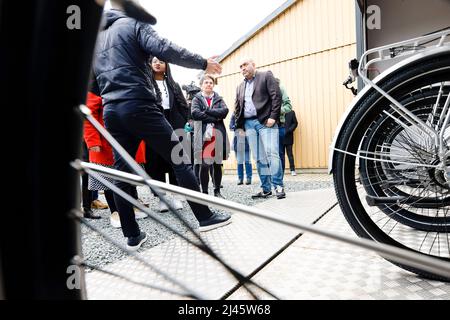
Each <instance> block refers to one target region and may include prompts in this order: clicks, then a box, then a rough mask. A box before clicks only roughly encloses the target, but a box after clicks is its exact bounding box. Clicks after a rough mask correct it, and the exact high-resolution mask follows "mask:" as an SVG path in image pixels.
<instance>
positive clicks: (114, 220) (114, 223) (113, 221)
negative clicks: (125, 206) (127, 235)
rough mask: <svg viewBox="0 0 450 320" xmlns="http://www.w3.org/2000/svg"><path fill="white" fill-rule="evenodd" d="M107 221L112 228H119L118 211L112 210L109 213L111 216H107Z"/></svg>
mask: <svg viewBox="0 0 450 320" xmlns="http://www.w3.org/2000/svg"><path fill="white" fill-rule="evenodd" d="M109 221H110V222H111V225H112V227H113V228H116V229H119V228H121V227H122V226H121V224H120V218H119V213H118V212H117V211H114V212H113V213H112V214H111V217H109Z"/></svg>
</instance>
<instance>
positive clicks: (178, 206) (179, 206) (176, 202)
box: [172, 198, 184, 210]
mask: <svg viewBox="0 0 450 320" xmlns="http://www.w3.org/2000/svg"><path fill="white" fill-rule="evenodd" d="M172 206H173V207H174V208H175V210H183V208H184V206H183V202H181V201H180V200H178V199H177V198H173V200H172Z"/></svg>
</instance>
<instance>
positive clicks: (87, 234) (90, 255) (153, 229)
mask: <svg viewBox="0 0 450 320" xmlns="http://www.w3.org/2000/svg"><path fill="white" fill-rule="evenodd" d="M306 176H307V178H306ZM222 184H223V186H224V188H223V189H222V194H223V196H224V197H225V198H226V199H233V200H234V201H237V202H239V203H242V204H246V205H249V206H253V205H255V204H256V203H258V202H262V201H265V200H252V199H251V197H250V195H251V194H254V193H257V192H258V191H259V190H260V189H259V182H257V181H254V182H253V184H252V185H250V186H246V185H242V186H237V185H236V177H235V176H229V175H226V176H224V181H223V183H222ZM332 186H333V185H332V180H331V178H330V177H328V176H324V175H305V176H303V175H299V176H297V177H291V176H289V177H288V178H286V179H285V190H286V192H295V191H302V190H314V189H323V188H330V187H332ZM138 193H139V197H140V199H141V200H143V201H144V203H149V204H150V206H149V207H150V209H153V210H157V209H158V202H159V201H158V200H157V199H156V198H155V197H153V196H152V195H151V194H150V192H149V190H148V188H146V187H138ZM210 194H212V190H211V191H210ZM100 200H102V201H104V197H103V195H100ZM184 204H185V209H184V210H182V211H180V212H181V214H182V215H183V216H184V217H185V218H186V219H187V220H188V221H189V223H190V225H192V226H194V227H196V226H198V223H197V221H196V220H195V218H194V216H193V214H192V212H191V210H190V209H189V208H188V205H187V203H186V202H184ZM95 211H96V212H97V213H99V214H100V215H101V216H102V219H100V220H90V223H92V224H93V225H95V226H96V227H97V228H99V229H100V230H102V232H104V233H105V234H107V235H108V236H110V237H112V238H113V239H115V240H117V241H119V242H120V243H122V244H125V238H124V236H123V234H122V229H114V228H112V227H111V225H110V222H109V215H110V211H109V210H108V209H106V210H95ZM217 211H219V212H220V211H221V210H217ZM160 217H161V218H162V219H163V220H164V221H165V222H166V223H168V224H170V225H171V226H173V227H174V228H175V229H176V230H178V231H180V232H183V233H184V232H186V231H187V228H186V227H185V226H184V225H183V224H182V223H181V222H180V221H179V220H178V219H177V218H176V217H174V216H173V215H172V214H170V213H168V212H167V213H161V215H160ZM138 223H139V226H140V228H141V230H142V231H145V232H147V234H148V237H149V239H148V241H147V242H146V243H145V244H144V245H143V246H142V248H143V249H144V250H145V249H149V248H152V247H154V246H156V245H158V244H161V243H163V242H165V241H167V240H170V239H172V238H173V237H175V236H176V235H175V234H174V233H173V232H171V231H168V230H166V229H165V228H164V227H162V226H160V225H159V224H158V223H156V222H154V221H152V220H151V219H150V218H146V219H143V220H138ZM81 232H82V245H83V254H84V257H85V259H86V262H88V263H89V264H91V265H94V266H96V267H104V266H105V265H107V264H110V263H112V262H115V261H118V260H121V259H123V258H125V257H126V256H127V255H126V254H125V253H123V252H122V251H121V250H120V249H119V248H117V247H115V246H114V245H113V244H111V243H109V242H108V241H106V240H105V239H104V238H103V237H102V236H101V235H99V234H97V233H95V232H93V231H91V230H90V229H88V228H87V227H86V226H84V225H83V226H82V228H81ZM141 250H142V249H141Z"/></svg>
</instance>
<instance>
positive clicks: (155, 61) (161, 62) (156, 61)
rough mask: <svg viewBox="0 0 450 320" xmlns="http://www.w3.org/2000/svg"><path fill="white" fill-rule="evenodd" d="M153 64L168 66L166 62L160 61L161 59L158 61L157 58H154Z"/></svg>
mask: <svg viewBox="0 0 450 320" xmlns="http://www.w3.org/2000/svg"><path fill="white" fill-rule="evenodd" d="M152 63H160V64H166V63H165V62H164V61H162V60H159V59H157V58H153V60H152Z"/></svg>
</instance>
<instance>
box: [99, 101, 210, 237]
mask: <svg viewBox="0 0 450 320" xmlns="http://www.w3.org/2000/svg"><path fill="white" fill-rule="evenodd" d="M103 117H104V120H105V127H106V129H107V130H108V131H109V132H110V133H111V134H112V136H113V137H114V138H115V139H116V140H117V141H118V142H119V143H120V144H121V145H122V147H123V148H124V149H125V150H126V151H127V152H128V153H129V154H130V155H133V156H134V155H135V154H136V152H137V149H138V147H139V143H140V142H141V140H144V141H145V143H146V145H147V146H148V147H150V148H151V150H152V152H155V153H157V154H159V155H160V156H161V157H162V158H163V159H164V160H165V161H167V162H169V163H170V164H171V165H172V168H173V170H174V172H175V176H176V179H177V181H178V183H179V185H180V186H181V187H184V188H187V189H191V190H194V191H200V189H199V186H198V184H197V180H196V178H195V176H194V172H193V171H192V168H191V167H190V166H189V165H188V163H189V159H187V157H185V158H186V159H184V161H181V163H174V162H173V161H172V159H171V153H172V150H173V149H174V148H177V149H180V148H182V146H181V144H180V142H179V141H172V133H173V129H172V127H171V126H170V124H169V123H168V122H167V120H166V119H165V118H164V115H163V113H162V112H161V111H160V109H159V108H158V107H157V106H155V105H151V104H149V103H148V102H146V101H127V102H123V103H118V104H114V105H107V106H106V107H105V109H104V115H103ZM114 160H115V163H114V167H115V168H116V169H117V170H121V171H126V172H131V170H130V168H129V167H128V165H127V164H126V162H125V161H124V160H123V159H122V157H120V156H119V154H118V153H117V152H116V151H115V150H114ZM116 185H117V186H118V187H119V188H120V189H122V190H124V191H125V192H127V193H128V194H130V195H131V194H132V192H133V191H132V189H133V187H132V186H131V185H129V184H128V183H125V182H121V181H116ZM114 199H115V202H116V205H117V208H118V209H119V215H120V222H121V224H122V231H123V234H124V236H125V237H135V236H138V235H139V233H140V229H139V226H138V224H137V222H136V219H135V215H134V211H133V206H132V205H131V204H130V203H128V202H127V201H126V200H124V199H122V198H121V197H120V196H118V195H116V194H115V195H114ZM188 203H189V205H190V207H191V209H192V211H193V213H194V215H195V217H196V218H197V220H199V221H200V220H206V219H208V218H209V217H211V215H212V213H211V211H210V210H209V208H208V207H207V206H204V205H200V204H196V203H193V202H190V201H188Z"/></svg>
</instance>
